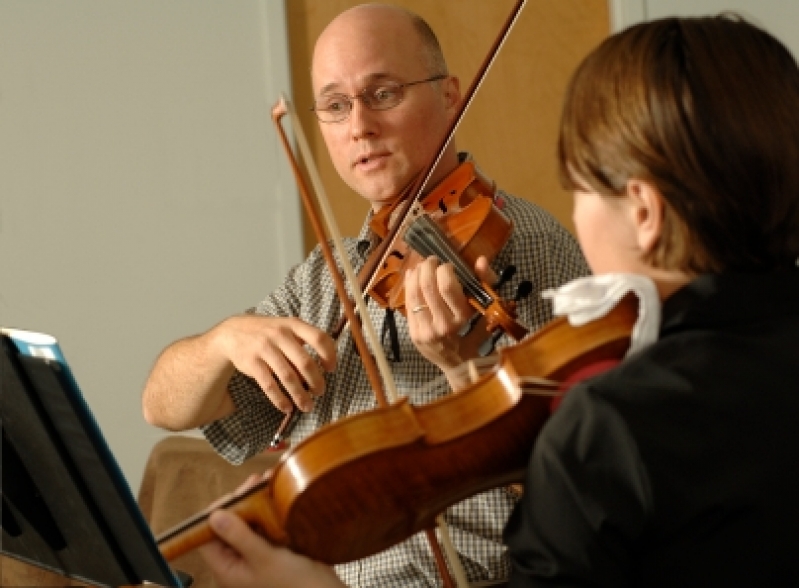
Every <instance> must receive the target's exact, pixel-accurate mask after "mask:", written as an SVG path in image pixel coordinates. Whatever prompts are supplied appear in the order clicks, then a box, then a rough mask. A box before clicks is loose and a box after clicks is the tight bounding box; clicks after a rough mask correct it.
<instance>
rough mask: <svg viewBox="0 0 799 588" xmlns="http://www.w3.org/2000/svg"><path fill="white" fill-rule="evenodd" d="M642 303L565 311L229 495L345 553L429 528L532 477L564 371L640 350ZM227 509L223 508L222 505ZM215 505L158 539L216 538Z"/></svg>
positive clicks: (168, 549) (298, 547)
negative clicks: (637, 329) (458, 506)
mask: <svg viewBox="0 0 799 588" xmlns="http://www.w3.org/2000/svg"><path fill="white" fill-rule="evenodd" d="M636 317H637V303H636V299H635V298H634V297H633V296H632V295H628V297H627V298H625V299H624V300H623V301H622V302H621V303H620V304H619V305H618V306H617V307H616V308H615V309H614V310H612V311H611V313H610V314H608V315H607V316H606V317H604V318H603V319H600V320H597V321H593V322H590V323H588V324H586V325H584V326H580V327H573V326H571V325H569V323H568V322H567V320H566V319H556V320H555V321H553V322H552V323H550V324H549V325H548V326H546V327H545V328H544V329H542V330H541V331H539V332H538V333H536V334H534V335H532V336H531V337H529V338H528V339H526V340H525V341H523V342H522V343H519V344H517V345H514V346H512V347H508V348H504V349H502V350H500V352H499V361H498V363H497V364H496V366H494V368H492V370H491V371H490V372H488V373H486V374H483V375H482V376H480V377H479V378H478V379H477V380H476V381H475V382H474V383H473V384H471V385H469V386H468V387H466V388H465V389H464V390H462V391H459V392H457V393H454V394H450V395H448V396H445V397H444V398H441V399H439V400H437V401H435V402H433V403H430V404H428V405H424V406H418V407H415V406H411V405H410V404H409V403H408V402H407V400H403V401H400V402H398V403H396V404H393V405H391V406H388V407H386V408H378V409H375V410H372V411H369V412H366V413H361V414H358V415H353V416H350V417H347V418H344V419H342V420H340V421H337V422H335V423H332V424H330V425H328V426H326V427H324V428H322V429H320V430H319V431H318V432H317V433H315V434H314V435H312V436H311V437H309V438H307V439H305V440H304V441H303V442H301V443H299V444H298V445H297V446H296V447H295V448H293V449H292V450H290V451H289V452H287V453H286V454H285V455H284V456H283V458H282V459H281V461H280V462H279V463H278V465H277V466H276V467H275V468H274V469H273V470H272V472H271V475H270V476H269V477H268V479H266V480H264V481H263V482H261V483H259V484H258V485H257V486H255V487H253V488H251V489H250V490H249V491H248V492H247V493H245V494H243V495H241V496H237V497H234V498H232V499H231V500H230V501H229V502H228V503H226V504H223V505H221V507H223V508H228V509H229V510H232V511H234V512H236V513H237V514H239V515H240V516H241V517H242V518H244V519H245V520H246V521H248V522H249V523H250V524H251V525H252V526H253V527H254V528H256V529H257V530H258V531H259V532H260V533H262V534H263V535H264V536H266V537H267V538H268V539H269V540H270V541H272V542H273V543H276V544H279V545H285V546H287V547H289V548H290V549H292V550H294V551H296V552H298V553H302V554H304V555H307V556H309V557H311V558H313V559H316V560H319V561H322V562H325V563H328V564H338V563H345V562H349V561H353V560H357V559H361V558H364V557H368V556H370V555H373V554H375V553H378V552H380V551H382V550H384V549H387V548H388V547H391V546H392V545H395V544H397V543H399V542H401V541H403V540H405V539H407V538H409V537H410V536H412V535H414V534H416V533H417V532H419V531H422V530H425V529H429V528H430V527H431V526H433V524H434V520H435V518H436V516H437V515H439V514H440V513H441V512H443V511H444V510H445V509H446V508H447V507H448V506H451V505H452V504H455V503H457V502H460V501H461V500H463V499H465V498H468V497H469V496H473V495H475V494H477V493H479V492H483V491H485V490H489V489H491V488H495V487H499V486H503V485H507V484H511V483H514V482H521V481H522V480H523V477H524V473H525V470H526V467H527V463H528V460H529V457H530V452H531V450H532V447H533V444H534V443H535V439H536V437H537V436H538V433H539V431H540V430H541V427H542V426H543V425H544V423H545V422H546V420H547V419H548V417H549V415H550V406H551V402H552V400H553V395H554V394H555V393H556V389H553V388H552V387H551V386H550V387H547V386H546V385H545V384H542V380H541V379H546V380H551V379H563V378H566V377H568V375H569V374H570V373H572V372H575V371H577V370H580V369H582V368H584V367H585V366H587V365H590V364H592V363H595V362H599V361H603V360H608V359H620V358H621V357H623V356H624V354H625V353H626V351H627V349H628V348H629V342H630V333H631V332H632V327H633V325H634V323H635V320H636ZM216 508H220V506H219V505H217V506H216ZM209 514H210V511H206V512H203V513H200V514H199V515H197V516H196V517H194V518H192V519H190V520H189V521H187V522H186V523H183V524H181V525H179V526H178V527H175V528H174V529H172V530H170V531H167V532H166V533H164V534H163V535H161V536H160V537H159V538H158V543H159V546H160V549H161V551H162V553H163V554H164V556H165V557H166V558H167V559H174V558H175V557H178V556H179V555H181V554H183V553H185V552H187V551H189V550H191V549H193V548H195V547H197V546H199V545H201V544H202V543H205V542H207V541H210V540H211V539H212V538H213V532H212V531H211V530H210V527H209V526H208V524H207V517H208V515H209Z"/></svg>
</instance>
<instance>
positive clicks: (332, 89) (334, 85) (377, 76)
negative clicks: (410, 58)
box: [319, 73, 396, 96]
mask: <svg viewBox="0 0 799 588" xmlns="http://www.w3.org/2000/svg"><path fill="white" fill-rule="evenodd" d="M394 78H396V76H394V75H392V74H388V73H373V74H369V75H368V76H366V77H365V78H363V79H362V80H361V81H360V83H359V84H358V85H359V86H360V87H361V88H365V87H366V86H369V85H370V84H374V83H375V82H381V81H383V80H386V79H394ZM340 86H341V84H339V83H338V82H331V83H329V84H325V85H324V86H322V87H321V88H320V89H319V95H320V96H322V95H324V94H330V93H334V94H339V93H342V92H340V91H337V90H339V87H340Z"/></svg>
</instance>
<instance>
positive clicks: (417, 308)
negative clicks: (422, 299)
mask: <svg viewBox="0 0 799 588" xmlns="http://www.w3.org/2000/svg"><path fill="white" fill-rule="evenodd" d="M426 308H427V305H426V304H420V305H419V306H414V307H413V309H411V312H412V313H413V314H416V313H417V312H422V311H423V310H425V309H426Z"/></svg>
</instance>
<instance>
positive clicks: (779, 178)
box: [558, 15, 799, 274]
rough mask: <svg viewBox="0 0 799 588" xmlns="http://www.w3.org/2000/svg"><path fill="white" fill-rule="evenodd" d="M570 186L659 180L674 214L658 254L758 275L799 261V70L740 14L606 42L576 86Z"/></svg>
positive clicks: (666, 260)
mask: <svg viewBox="0 0 799 588" xmlns="http://www.w3.org/2000/svg"><path fill="white" fill-rule="evenodd" d="M558 157H559V162H560V175H561V181H562V182H563V184H564V186H565V187H566V188H567V189H571V190H574V189H577V188H583V189H584V188H586V187H590V188H591V189H593V190H595V191H597V192H599V193H600V194H602V195H603V196H605V197H613V196H620V195H623V194H624V191H625V189H626V182H627V180H628V179H630V178H637V179H641V180H645V181H649V182H651V183H652V184H653V185H655V186H656V187H657V188H658V189H659V190H660V192H661V194H662V195H663V198H664V201H665V218H664V227H663V233H662V235H661V238H660V241H659V242H658V244H657V245H656V248H655V250H654V251H653V252H652V254H651V256H650V259H649V260H648V261H649V262H650V263H652V264H653V265H655V266H656V267H661V268H667V269H680V270H684V271H688V272H690V273H696V274H698V273H705V272H721V271H762V270H768V269H773V268H776V267H789V266H795V265H796V264H797V258H799V69H798V68H797V65H796V61H795V60H794V58H793V57H792V56H791V54H790V52H789V51H788V50H787V49H786V48H785V47H784V46H783V45H782V44H781V43H780V42H779V41H777V40H776V39H775V38H774V37H772V36H771V35H769V34H768V33H766V32H765V31H763V30H761V29H759V28H757V27H755V26H754V25H752V24H749V23H747V22H745V21H744V20H743V19H741V18H739V17H736V16H734V15H722V16H718V17H706V18H685V19H683V18H668V19H662V20H657V21H652V22H649V23H643V24H640V25H636V26H634V27H631V28H629V29H627V30H625V31H623V32H621V33H619V34H616V35H614V36H612V37H610V38H608V39H606V40H605V41H604V42H603V43H602V44H601V45H600V46H599V47H598V48H597V49H595V50H594V51H593V52H592V53H591V54H590V55H589V56H588V57H587V58H586V59H585V61H583V63H582V64H581V66H580V68H579V69H578V70H577V72H576V73H575V75H574V77H573V78H572V81H571V83H570V86H569V89H568V91H567V95H566V101H565V104H564V109H563V116H562V119H561V129H560V141H559V145H558Z"/></svg>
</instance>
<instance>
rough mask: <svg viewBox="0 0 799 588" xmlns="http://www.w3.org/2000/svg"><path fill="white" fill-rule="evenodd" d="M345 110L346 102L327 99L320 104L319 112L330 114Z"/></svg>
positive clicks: (338, 99)
mask: <svg viewBox="0 0 799 588" xmlns="http://www.w3.org/2000/svg"><path fill="white" fill-rule="evenodd" d="M346 109H347V101H346V100H342V99H341V98H328V99H327V100H324V101H322V102H321V103H320V110H330V111H331V112H341V111H342V110H346Z"/></svg>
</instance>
